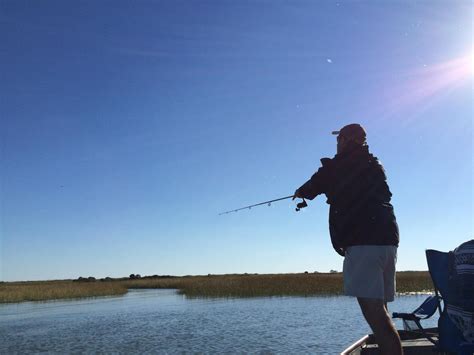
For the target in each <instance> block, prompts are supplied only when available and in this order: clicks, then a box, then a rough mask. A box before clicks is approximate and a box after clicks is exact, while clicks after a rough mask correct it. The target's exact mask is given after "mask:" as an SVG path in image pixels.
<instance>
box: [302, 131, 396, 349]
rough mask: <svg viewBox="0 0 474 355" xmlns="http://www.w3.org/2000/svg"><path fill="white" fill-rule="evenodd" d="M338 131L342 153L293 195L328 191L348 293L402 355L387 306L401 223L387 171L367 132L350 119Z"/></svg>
mask: <svg viewBox="0 0 474 355" xmlns="http://www.w3.org/2000/svg"><path fill="white" fill-rule="evenodd" d="M333 134H337V154H336V155H335V156H334V158H332V159H330V158H323V159H321V163H322V167H320V168H319V170H318V171H317V172H316V173H315V174H314V175H313V176H312V177H311V179H309V180H308V181H307V182H306V183H304V184H303V185H302V186H301V187H300V188H298V189H297V190H296V191H295V193H294V196H293V199H295V198H304V199H309V200H312V199H314V198H315V197H316V196H318V195H320V194H325V195H326V197H327V203H328V204H329V205H330V210H329V230H330V234H331V242H332V245H333V247H334V249H335V250H336V252H337V253H339V254H340V255H341V256H344V267H343V273H344V293H345V294H346V295H348V296H354V297H357V301H358V302H359V305H360V308H361V310H362V313H363V315H364V317H365V319H366V320H367V323H368V324H369V326H370V328H371V329H372V331H373V333H374V335H375V338H376V340H377V342H378V344H379V348H380V351H381V353H382V354H402V346H401V341H400V337H399V335H398V332H397V331H396V329H395V327H394V325H393V323H392V321H391V318H390V315H389V313H388V310H387V302H392V301H393V299H394V296H395V263H396V259H397V247H398V242H399V233H398V225H397V222H396V219H395V214H394V211H393V206H392V205H391V204H390V199H391V196H392V194H391V192H390V189H389V187H388V185H387V182H386V176H385V171H384V169H383V167H382V165H381V164H380V162H379V161H378V159H377V158H376V157H374V156H373V155H372V154H371V153H370V152H369V147H368V146H367V142H366V132H365V130H364V128H362V126H361V125H359V124H355V123H354V124H349V125H347V126H345V127H343V128H342V129H341V130H340V131H335V132H333Z"/></svg>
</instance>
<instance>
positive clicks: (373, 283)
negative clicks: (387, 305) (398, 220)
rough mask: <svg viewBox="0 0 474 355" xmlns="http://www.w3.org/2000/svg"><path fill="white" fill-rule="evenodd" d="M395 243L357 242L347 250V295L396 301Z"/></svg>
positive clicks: (345, 288) (345, 290) (345, 271)
mask: <svg viewBox="0 0 474 355" xmlns="http://www.w3.org/2000/svg"><path fill="white" fill-rule="evenodd" d="M396 263H397V247H396V246H394V245H356V246H352V247H348V248H347V249H346V255H345V258H344V269H343V272H344V294H346V295H347V296H354V297H363V298H376V299H381V300H383V301H384V302H392V301H393V299H394V297H395V264H396Z"/></svg>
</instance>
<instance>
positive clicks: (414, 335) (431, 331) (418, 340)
mask: <svg viewBox="0 0 474 355" xmlns="http://www.w3.org/2000/svg"><path fill="white" fill-rule="evenodd" d="M398 334H399V335H400V339H401V340H402V347H403V353H404V354H405V355H410V354H413V355H415V354H416V355H425V354H430V355H433V354H434V353H436V347H435V346H434V344H433V343H432V342H430V341H429V340H428V339H427V337H426V335H428V336H430V337H431V338H432V339H434V340H437V339H438V328H427V329H425V333H424V334H423V333H422V332H420V331H411V330H398ZM375 354H378V355H380V351H379V349H378V346H377V343H376V342H375V337H374V335H373V334H369V335H365V336H363V337H362V338H360V339H359V340H357V341H356V342H355V343H354V344H352V345H350V346H349V347H348V348H347V349H345V350H344V351H343V352H342V353H341V355H375Z"/></svg>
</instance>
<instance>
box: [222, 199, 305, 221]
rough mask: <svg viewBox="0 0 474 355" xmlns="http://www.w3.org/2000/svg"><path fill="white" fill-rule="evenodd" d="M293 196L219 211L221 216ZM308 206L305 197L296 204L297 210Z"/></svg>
mask: <svg viewBox="0 0 474 355" xmlns="http://www.w3.org/2000/svg"><path fill="white" fill-rule="evenodd" d="M293 197H294V195H290V196H286V197H280V198H277V199H274V200H270V201H265V202H259V203H256V204H255V205H250V206H245V207H241V208H237V209H236V210H230V211H225V212H221V213H219V216H220V215H223V214H227V213H232V212H237V211H241V210H246V209H251V208H252V207H255V206H261V205H268V206H270V205H271V204H272V203H273V202H277V201H282V200H287V199H289V198H293ZM306 206H308V204H307V203H306V201H305V200H304V199H303V202H300V203H298V204H297V205H296V211H299V210H300V209H302V208H305V207H306Z"/></svg>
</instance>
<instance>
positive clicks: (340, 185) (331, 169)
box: [298, 146, 399, 255]
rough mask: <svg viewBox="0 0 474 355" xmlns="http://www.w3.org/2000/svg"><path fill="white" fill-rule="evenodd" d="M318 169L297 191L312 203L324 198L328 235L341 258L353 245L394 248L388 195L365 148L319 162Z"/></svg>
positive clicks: (380, 172) (376, 163)
mask: <svg viewBox="0 0 474 355" xmlns="http://www.w3.org/2000/svg"><path fill="white" fill-rule="evenodd" d="M321 163H322V167H321V168H319V170H318V171H317V172H316V173H315V174H314V175H313V176H312V177H311V179H310V180H308V181H307V182H306V183H305V184H303V186H301V187H300V188H299V189H298V192H299V195H300V196H301V197H304V198H307V199H310V200H312V199H314V198H315V197H316V196H317V195H320V194H326V197H327V203H328V204H329V205H330V206H331V207H330V210H329V231H330V234H331V242H332V245H333V247H334V249H335V250H336V251H337V252H338V253H339V254H340V255H344V251H345V249H346V248H347V247H349V246H353V245H395V246H398V241H399V233H398V225H397V222H396V219H395V214H394V211H393V206H392V205H391V204H390V199H391V197H392V193H391V192H390V189H389V187H388V185H387V181H386V180H387V178H386V176H385V171H384V169H383V167H382V165H381V164H380V163H379V161H378V159H377V158H376V157H374V156H373V155H372V154H370V153H369V149H368V147H367V146H357V147H354V148H353V149H351V150H350V151H349V152H345V153H340V154H336V156H335V157H334V158H333V159H329V158H323V159H321Z"/></svg>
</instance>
